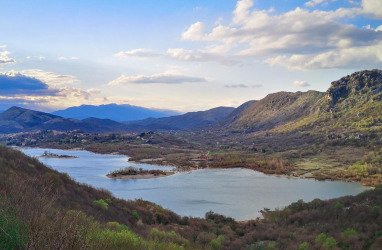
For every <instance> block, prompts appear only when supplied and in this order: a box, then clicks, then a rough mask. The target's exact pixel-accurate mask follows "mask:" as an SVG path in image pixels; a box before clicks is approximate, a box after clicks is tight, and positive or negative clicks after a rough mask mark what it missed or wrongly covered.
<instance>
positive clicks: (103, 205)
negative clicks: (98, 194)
mask: <svg viewBox="0 0 382 250" xmlns="http://www.w3.org/2000/svg"><path fill="white" fill-rule="evenodd" d="M93 204H94V205H96V206H97V207H100V208H102V209H103V210H107V209H108V208H109V204H108V203H107V201H105V200H103V199H99V200H95V201H94V202H93Z"/></svg>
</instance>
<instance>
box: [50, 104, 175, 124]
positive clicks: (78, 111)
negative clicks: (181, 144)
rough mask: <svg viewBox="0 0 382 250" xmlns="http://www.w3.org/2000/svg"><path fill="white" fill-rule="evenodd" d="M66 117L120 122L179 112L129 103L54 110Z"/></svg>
mask: <svg viewBox="0 0 382 250" xmlns="http://www.w3.org/2000/svg"><path fill="white" fill-rule="evenodd" d="M52 114H54V115H59V116H62V117H65V118H74V119H79V120H82V119H86V118H89V117H94V118H99V119H110V120H114V121H118V122H124V121H135V120H142V119H146V118H160V117H167V116H171V115H177V114H179V113H178V112H176V111H172V110H160V109H149V108H143V107H138V106H133V105H129V104H120V105H119V104H113V103H112V104H104V105H99V106H96V105H81V106H77V107H70V108H67V109H64V110H57V111H55V112H53V113H52Z"/></svg>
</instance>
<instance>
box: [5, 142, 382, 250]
mask: <svg viewBox="0 0 382 250" xmlns="http://www.w3.org/2000/svg"><path fill="white" fill-rule="evenodd" d="M0 179H1V180H2V181H1V182H0V197H1V199H0V228H1V230H0V248H1V249H336V248H341V249H366V248H372V249H380V247H382V245H381V244H382V237H381V236H382V208H381V205H382V189H381V188H376V189H375V190H371V191H367V192H365V193H362V194H360V195H358V196H356V197H343V198H340V199H335V200H330V201H321V200H314V201H312V202H310V203H304V202H302V201H298V202H296V203H293V204H291V205H290V206H288V207H287V208H285V209H283V210H279V211H263V215H264V219H259V220H253V221H248V222H236V221H234V220H233V219H231V218H227V217H224V216H221V215H218V214H215V213H212V212H210V213H207V214H206V218H205V219H196V218H189V217H180V216H178V215H176V214H174V213H172V212H170V211H167V210H165V209H163V208H161V207H160V206H157V205H155V204H152V203H150V202H145V201H142V200H137V201H123V200H119V199H116V198H114V197H112V196H111V195H110V194H109V193H108V192H107V191H103V190H96V189H94V188H91V187H89V186H86V185H81V184H78V183H76V182H74V181H72V180H71V179H70V178H69V177H68V176H67V175H65V174H61V173H58V172H56V171H53V170H51V169H49V168H47V167H45V166H43V165H42V164H41V163H39V162H38V161H37V160H36V159H32V158H29V157H27V156H25V155H23V154H21V153H20V152H17V151H15V150H12V149H7V148H4V147H1V148H0Z"/></svg>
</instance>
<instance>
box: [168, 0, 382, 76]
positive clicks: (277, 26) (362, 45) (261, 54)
mask: <svg viewBox="0 0 382 250" xmlns="http://www.w3.org/2000/svg"><path fill="white" fill-rule="evenodd" d="M326 1H327V0H326ZM369 1H370V2H373V3H374V5H376V4H375V3H376V2H377V1H378V2H379V3H380V0H364V2H368V4H370V2H369ZM319 2H320V3H322V2H323V0H320V1H314V3H316V4H318V3H319ZM311 4H313V2H312V3H311ZM252 6H253V1H252V0H240V1H238V2H237V5H236V8H235V10H234V11H233V17H232V22H231V24H229V25H225V26H224V25H221V24H218V25H216V26H215V27H213V28H212V29H211V30H210V31H209V32H208V31H206V32H205V33H203V30H205V27H204V25H203V26H202V25H200V23H199V25H196V24H198V23H194V24H193V25H191V26H190V28H189V29H188V30H187V31H190V32H187V36H182V37H183V38H184V39H186V38H188V39H189V40H193V41H197V40H199V41H206V42H208V43H209V45H208V47H207V48H205V49H204V50H202V51H203V52H204V53H205V54H207V55H208V52H209V49H211V48H223V49H221V50H220V51H219V50H216V51H214V52H215V53H214V57H213V58H212V57H210V58H209V60H217V59H219V58H226V59H227V58H233V57H234V56H236V59H238V58H240V57H248V58H253V59H260V60H264V61H266V62H267V63H270V64H273V65H274V64H281V65H283V66H286V67H288V68H295V69H305V68H309V69H313V68H320V67H324V68H330V67H335V68H341V67H350V66H352V65H355V63H359V62H360V61H363V62H365V61H370V62H373V63H377V64H379V65H381V64H382V60H381V58H380V56H379V49H380V47H379V42H380V41H381V40H382V32H376V30H373V29H366V28H359V27H356V26H354V25H351V24H347V23H345V22H342V19H344V18H353V17H355V16H357V15H361V14H362V13H364V11H363V10H362V9H361V8H358V7H355V8H339V9H336V10H333V11H322V10H306V9H303V8H296V9H294V10H291V11H288V12H285V13H280V14H274V13H273V12H271V11H267V10H256V9H255V10H253V9H252ZM363 6H364V7H365V6H366V5H365V3H364V5H363ZM380 6H381V4H379V5H378V6H374V15H378V14H377V10H378V9H379V7H380ZM191 31H192V32H191ZM196 31H197V32H196ZM175 52H178V54H177V55H174V54H175V53H173V55H172V56H173V57H177V58H182V59H183V60H192V59H193V60H202V59H201V58H205V57H203V55H198V54H195V53H194V52H193V53H191V52H190V51H188V50H182V49H177V51H175ZM186 52H187V53H186ZM350 52H356V55H357V56H361V58H362V59H361V60H355V63H352V62H351V59H350V58H351V57H355V56H351V54H350ZM359 52H365V53H366V54H361V53H359ZM196 55H197V56H196ZM337 55H338V56H340V58H334V57H335V56H337ZM204 56H205V55H204ZM329 58H331V59H332V60H333V59H334V62H330V61H329ZM205 60H206V59H205Z"/></svg>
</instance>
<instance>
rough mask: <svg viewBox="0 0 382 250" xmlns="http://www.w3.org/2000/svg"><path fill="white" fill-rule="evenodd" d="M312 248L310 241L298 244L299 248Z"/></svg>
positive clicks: (302, 249) (299, 249)
mask: <svg viewBox="0 0 382 250" xmlns="http://www.w3.org/2000/svg"><path fill="white" fill-rule="evenodd" d="M308 249H310V244H309V242H306V241H305V242H303V243H301V244H300V245H299V246H298V250H308Z"/></svg>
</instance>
